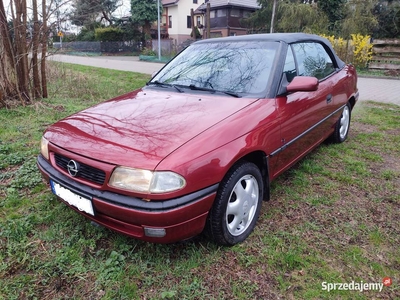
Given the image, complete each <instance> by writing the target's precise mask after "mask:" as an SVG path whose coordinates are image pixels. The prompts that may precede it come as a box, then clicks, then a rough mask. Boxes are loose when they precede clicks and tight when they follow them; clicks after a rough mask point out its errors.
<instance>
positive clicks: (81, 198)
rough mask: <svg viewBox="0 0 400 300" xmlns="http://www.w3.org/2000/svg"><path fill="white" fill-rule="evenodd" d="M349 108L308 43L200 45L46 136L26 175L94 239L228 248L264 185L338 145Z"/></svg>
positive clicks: (337, 74) (340, 82)
mask: <svg viewBox="0 0 400 300" xmlns="http://www.w3.org/2000/svg"><path fill="white" fill-rule="evenodd" d="M357 99H358V89H357V74H356V70H355V68H354V67H353V66H352V65H346V64H345V63H344V62H343V61H341V60H340V59H339V58H338V57H337V55H336V54H335V52H334V51H333V49H332V46H331V45H330V44H329V42H328V41H327V40H326V39H324V38H321V37H319V36H316V35H309V34H302V33H287V34H261V35H247V36H241V37H228V38H217V39H209V40H202V41H199V42H195V43H193V44H192V45H190V46H189V47H188V48H186V49H185V50H184V51H182V52H181V53H180V54H179V55H177V56H176V57H175V58H174V59H173V60H172V61H171V62H170V63H168V64H167V65H166V66H165V67H164V68H163V69H161V70H160V71H159V72H158V73H157V74H156V75H155V76H154V77H153V78H152V79H151V80H150V81H149V82H148V83H147V85H146V86H145V87H143V88H142V89H139V90H136V91H133V92H130V93H128V94H126V95H122V96H119V97H117V98H114V99H111V100H108V101H106V102H104V103H100V104H98V105H96V106H93V107H91V108H88V109H85V110H83V111H81V112H79V113H76V114H73V115H71V116H69V117H67V118H65V119H63V120H61V121H59V122H57V123H55V124H54V125H51V126H50V127H49V128H48V129H47V130H46V132H45V133H44V135H43V138H42V140H41V154H40V155H39V157H38V161H37V164H38V167H39V169H40V171H41V173H42V175H43V177H44V178H45V179H46V180H47V181H48V182H49V184H50V187H51V190H52V192H53V193H54V194H55V195H57V197H58V198H60V199H61V200H62V201H63V202H65V203H66V204H67V205H69V206H70V207H71V208H73V209H75V210H76V211H77V212H79V213H81V214H82V215H84V216H85V217H87V218H88V219H91V220H93V221H94V222H96V223H98V224H101V225H103V226H105V227H108V228H110V229H113V230H115V231H118V232H120V233H123V234H127V235H129V236H131V237H134V238H137V239H141V240H145V241H150V242H159V243H170V242H175V241H179V240H184V239H188V238H190V237H193V236H195V235H198V234H199V233H201V232H203V231H205V232H206V233H207V234H208V236H209V237H210V238H211V239H212V240H214V241H215V242H216V243H218V244H222V245H234V244H236V243H239V242H242V241H243V240H245V239H246V238H247V237H248V236H249V234H250V233H251V232H252V230H253V229H254V227H255V225H256V222H257V219H258V216H259V214H260V208H261V205H262V202H263V200H268V199H269V186H270V182H271V181H272V180H273V179H274V178H276V177H277V176H278V175H279V174H281V173H282V172H284V171H285V170H287V169H288V168H289V167H291V166H292V165H293V164H294V163H296V162H297V161H298V160H300V159H301V158H302V157H304V156H305V155H306V154H307V153H309V152H310V151H311V150H312V149H313V148H315V147H317V146H318V145H319V144H320V143H321V142H323V141H324V140H326V139H327V138H330V139H331V140H332V141H333V142H336V143H341V142H343V141H344V140H346V138H347V134H348V132H349V127H350V116H351V111H352V108H353V107H354V105H355V103H356V102H357Z"/></svg>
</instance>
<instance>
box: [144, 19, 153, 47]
mask: <svg viewBox="0 0 400 300" xmlns="http://www.w3.org/2000/svg"><path fill="white" fill-rule="evenodd" d="M143 32H144V34H145V40H146V48H149V49H153V41H152V38H151V23H150V22H149V21H146V22H145V23H144V25H143Z"/></svg>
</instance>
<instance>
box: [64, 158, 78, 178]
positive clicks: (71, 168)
mask: <svg viewBox="0 0 400 300" xmlns="http://www.w3.org/2000/svg"><path fill="white" fill-rule="evenodd" d="M67 169H68V173H69V175H71V176H72V177H75V176H76V175H77V174H78V172H79V164H78V163H77V162H76V161H74V160H72V159H71V160H70V161H69V162H68V164H67Z"/></svg>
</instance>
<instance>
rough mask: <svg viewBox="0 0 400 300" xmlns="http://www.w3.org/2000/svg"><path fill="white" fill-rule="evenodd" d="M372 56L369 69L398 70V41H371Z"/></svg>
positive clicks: (399, 44)
mask: <svg viewBox="0 0 400 300" xmlns="http://www.w3.org/2000/svg"><path fill="white" fill-rule="evenodd" d="M372 44H373V52H374V56H373V57H372V61H371V62H370V63H369V66H368V68H369V69H379V70H400V40H399V39H389V40H373V42H372Z"/></svg>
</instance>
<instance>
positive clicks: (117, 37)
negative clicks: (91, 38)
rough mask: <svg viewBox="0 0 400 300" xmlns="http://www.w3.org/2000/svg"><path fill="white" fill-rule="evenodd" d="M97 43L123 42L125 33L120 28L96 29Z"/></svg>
mask: <svg viewBox="0 0 400 300" xmlns="http://www.w3.org/2000/svg"><path fill="white" fill-rule="evenodd" d="M94 35H95V38H96V41H101V42H119V41H122V40H123V36H124V32H123V31H122V30H121V29H120V28H115V27H106V28H96V29H95V33H94Z"/></svg>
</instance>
